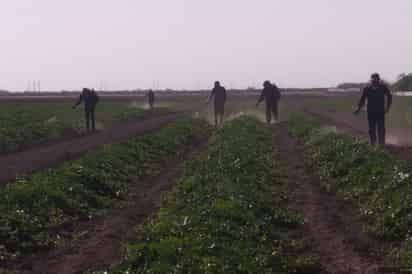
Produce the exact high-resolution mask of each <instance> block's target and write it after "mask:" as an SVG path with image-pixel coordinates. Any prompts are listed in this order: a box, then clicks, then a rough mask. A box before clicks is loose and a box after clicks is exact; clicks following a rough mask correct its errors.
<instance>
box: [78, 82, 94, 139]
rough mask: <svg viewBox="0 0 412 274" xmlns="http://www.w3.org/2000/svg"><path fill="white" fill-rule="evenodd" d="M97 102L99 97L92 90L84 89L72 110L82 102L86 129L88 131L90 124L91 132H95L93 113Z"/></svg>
mask: <svg viewBox="0 0 412 274" xmlns="http://www.w3.org/2000/svg"><path fill="white" fill-rule="evenodd" d="M98 101H99V96H98V95H97V93H96V92H95V91H94V90H93V89H88V88H84V89H83V91H82V94H80V97H79V99H78V100H77V102H76V104H74V106H73V109H75V108H76V107H77V106H78V105H80V104H81V103H83V102H84V110H85V118H86V129H87V131H90V122H91V124H92V130H93V131H95V130H96V126H95V125H96V121H95V115H94V111H95V108H96V105H97V102H98Z"/></svg>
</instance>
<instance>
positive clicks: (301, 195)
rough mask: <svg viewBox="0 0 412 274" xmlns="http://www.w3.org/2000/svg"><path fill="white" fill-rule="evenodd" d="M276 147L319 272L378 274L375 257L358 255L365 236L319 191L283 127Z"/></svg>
mask: <svg viewBox="0 0 412 274" xmlns="http://www.w3.org/2000/svg"><path fill="white" fill-rule="evenodd" d="M277 143H278V147H279V159H280V161H282V162H283V163H284V166H285V168H286V169H287V171H286V172H285V173H286V174H287V180H288V184H289V185H290V197H289V198H290V207H291V210H293V211H295V212H298V213H299V214H302V215H303V217H304V220H305V228H304V232H305V236H304V237H305V240H306V241H307V242H308V243H309V244H310V246H312V247H313V249H314V252H315V253H316V254H317V255H318V256H319V258H320V263H321V265H322V268H323V269H324V270H325V271H326V272H327V273H330V274H357V273H359V274H368V273H377V268H378V267H379V266H380V265H379V263H378V262H377V260H376V259H374V258H375V257H376V256H371V255H370V254H365V252H361V251H360V250H359V246H358V244H359V243H357V242H356V241H357V240H361V239H363V237H364V236H365V235H362V233H361V231H362V228H361V224H360V225H359V224H357V223H356V222H354V223H347V222H348V220H351V219H352V217H345V216H342V215H343V213H344V212H346V211H347V210H346V209H344V207H345V205H343V204H342V203H341V202H340V201H338V200H337V199H336V198H335V196H334V195H332V194H328V193H326V192H325V191H322V190H321V188H320V184H319V178H318V177H317V176H315V175H313V174H308V171H307V169H306V168H305V164H304V161H303V160H302V159H303V151H302V148H301V147H300V146H299V145H298V144H297V142H296V140H295V139H294V138H292V137H291V136H290V134H289V132H288V129H287V127H286V125H285V124H281V125H280V126H279V128H278V136H277ZM282 166H283V165H282ZM355 215H356V213H353V216H355ZM346 227H349V230H348V229H347V228H346ZM361 253H362V254H361Z"/></svg>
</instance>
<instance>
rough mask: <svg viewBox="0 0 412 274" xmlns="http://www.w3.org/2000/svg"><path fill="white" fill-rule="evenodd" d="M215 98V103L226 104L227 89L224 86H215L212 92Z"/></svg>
mask: <svg viewBox="0 0 412 274" xmlns="http://www.w3.org/2000/svg"><path fill="white" fill-rule="evenodd" d="M211 97H213V98H214V102H215V105H224V104H225V102H226V97H227V95H226V89H225V88H224V87H215V88H213V90H212V93H211V94H210V98H211Z"/></svg>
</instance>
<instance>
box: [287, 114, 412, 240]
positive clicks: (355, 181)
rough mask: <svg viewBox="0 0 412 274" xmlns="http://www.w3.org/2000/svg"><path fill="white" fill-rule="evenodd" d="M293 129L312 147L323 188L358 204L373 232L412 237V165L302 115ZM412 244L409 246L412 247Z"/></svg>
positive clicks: (310, 154) (311, 155)
mask: <svg viewBox="0 0 412 274" xmlns="http://www.w3.org/2000/svg"><path fill="white" fill-rule="evenodd" d="M290 126H291V130H292V132H293V133H294V134H295V136H297V137H298V138H300V139H301V140H302V141H303V142H304V144H305V147H306V156H307V158H308V161H309V163H310V165H311V166H312V167H313V168H314V169H315V170H316V171H317V172H318V174H319V175H320V176H321V178H322V183H323V185H324V186H325V187H326V188H328V189H330V190H333V191H335V192H337V193H338V194H339V195H341V196H343V197H344V198H345V199H348V200H351V201H353V202H355V203H356V204H357V206H358V208H359V213H360V214H361V215H362V216H364V218H365V220H367V221H368V222H367V223H365V227H366V228H367V230H368V231H369V232H370V233H372V234H373V235H374V236H375V237H377V238H379V239H383V240H390V241H405V240H407V241H410V239H411V237H412V230H411V226H412V188H411V187H410V186H411V183H412V165H411V163H410V162H404V161H399V160H396V159H394V158H393V157H392V156H391V155H389V154H388V153H387V152H386V151H384V150H381V149H377V148H374V147H372V146H370V145H369V144H367V143H366V142H365V141H361V140H358V139H356V138H353V137H351V136H347V135H345V134H340V133H337V132H334V131H330V130H325V128H324V127H321V126H320V125H319V124H317V123H316V121H308V120H307V119H303V118H302V117H300V116H296V117H294V119H292V120H291V123H290ZM409 245H410V244H409V243H408V244H405V246H409Z"/></svg>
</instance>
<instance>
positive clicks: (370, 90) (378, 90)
mask: <svg viewBox="0 0 412 274" xmlns="http://www.w3.org/2000/svg"><path fill="white" fill-rule="evenodd" d="M385 97H386V107H385ZM365 101H367V102H368V103H367V113H368V123H369V137H370V142H371V144H372V145H375V144H376V139H377V138H376V132H377V133H378V142H379V145H381V146H384V145H385V135H386V132H385V131H386V130H385V114H386V113H387V112H388V111H389V109H390V107H391V105H392V95H391V91H390V90H389V88H388V87H387V85H386V84H385V83H384V82H383V81H381V78H380V76H379V74H378V73H374V74H372V76H371V82H370V84H369V85H368V86H366V87H365V88H364V89H363V93H362V97H361V99H360V101H359V105H358V109H357V110H356V111H355V114H359V112H360V110H361V109H362V108H363V106H364V105H365Z"/></svg>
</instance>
